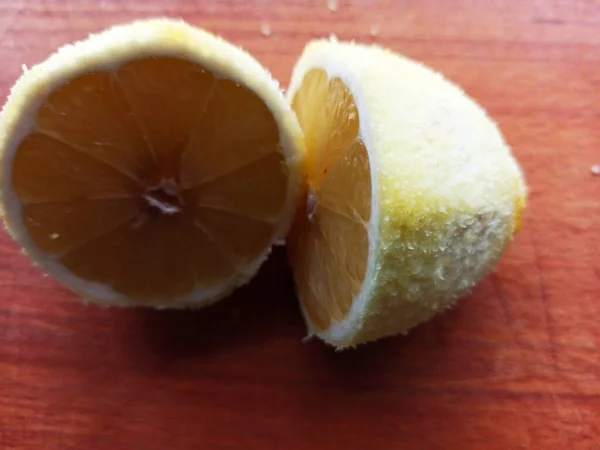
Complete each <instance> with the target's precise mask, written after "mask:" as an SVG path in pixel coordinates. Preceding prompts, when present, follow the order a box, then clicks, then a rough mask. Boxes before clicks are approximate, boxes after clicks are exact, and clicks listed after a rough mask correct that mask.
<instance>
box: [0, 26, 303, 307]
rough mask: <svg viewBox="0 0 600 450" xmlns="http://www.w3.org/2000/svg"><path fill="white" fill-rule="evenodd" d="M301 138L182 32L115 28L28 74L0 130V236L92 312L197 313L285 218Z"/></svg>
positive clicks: (258, 89) (193, 36) (251, 262)
mask: <svg viewBox="0 0 600 450" xmlns="http://www.w3.org/2000/svg"><path fill="white" fill-rule="evenodd" d="M303 145H304V144H303V141H302V137H301V131H300V128H299V126H298V123H297V120H296V118H295V115H294V114H293V112H292V111H291V109H290V107H289V106H288V104H287V102H286V101H285V98H284V97H283V94H281V92H280V90H279V88H278V85H277V83H276V82H275V81H274V80H273V79H272V78H271V77H270V75H269V74H268V73H267V71H266V70H265V69H264V68H263V67H261V65H260V64H259V63H258V62H257V61H256V60H254V59H253V58H252V57H251V56H249V55H248V54H247V53H245V52H244V51H242V50H240V49H239V48H237V47H235V46H233V45H231V44H229V43H227V42H225V41H223V40H222V39H219V38H217V37H215V36H213V35H211V34H209V33H207V32H204V31H202V30H199V29H197V28H194V27H191V26H189V25H186V24H185V23H183V22H179V21H173V20H166V19H155V20H149V21H140V22H135V23H133V24H129V25H124V26H118V27H115V28H112V29H109V30H107V31H105V32H102V33H100V34H97V35H93V36H91V37H90V38H89V39H87V40H85V41H82V42H78V43H76V44H74V45H69V46H66V47H63V48H61V49H60V50H59V51H58V52H57V53H56V54H54V55H53V56H51V57H50V58H49V59H48V60H46V61H45V62H43V63H41V64H39V65H37V66H35V67H33V68H32V69H31V70H29V71H26V72H25V73H24V74H23V76H22V77H21V79H20V80H19V81H18V82H17V83H16V85H15V86H14V88H13V89H12V92H11V94H10V97H9V99H8V102H7V104H6V105H5V107H4V109H3V111H2V117H1V120H0V158H1V170H2V178H1V189H0V192H1V197H0V202H1V205H2V208H3V209H4V219H5V222H6V224H7V226H8V229H9V231H10V232H11V233H12V235H13V236H14V238H15V239H16V240H17V241H18V242H19V243H20V244H21V245H22V246H23V248H24V249H25V251H26V252H27V254H29V255H30V256H31V258H33V259H34V260H35V261H36V262H37V263H38V264H39V265H40V266H41V267H43V268H44V269H45V270H46V271H47V272H49V273H50V274H51V275H53V276H54V277H55V278H56V279H58V280H59V281H61V282H62V283H64V284H65V285H67V286H68V287H70V288H71V289H73V290H75V291H77V292H78V293H80V294H81V295H82V296H83V297H85V298H87V299H89V300H95V301H98V302H101V303H104V304H120V305H153V306H159V307H176V306H202V305H205V304H207V303H210V302H213V301H215V300H217V299H218V298H220V297H222V296H224V295H226V294H227V293H229V292H230V291H231V290H232V289H233V288H235V287H236V286H238V285H240V284H242V283H244V282H246V281H247V280H249V279H250V277H251V276H252V275H253V274H254V273H255V272H256V271H257V269H258V267H259V265H260V264H261V262H262V261H263V260H264V259H265V257H266V255H267V253H268V252H269V249H270V246H271V244H272V243H273V242H274V240H276V239H279V238H281V237H283V236H284V235H285V234H286V232H287V229H288V226H289V223H290V221H291V216H292V211H293V205H294V203H295V200H296V197H297V193H298V188H299V183H300V181H301V176H300V175H299V167H300V166H299V163H298V154H299V153H300V152H301V149H302V146H303Z"/></svg>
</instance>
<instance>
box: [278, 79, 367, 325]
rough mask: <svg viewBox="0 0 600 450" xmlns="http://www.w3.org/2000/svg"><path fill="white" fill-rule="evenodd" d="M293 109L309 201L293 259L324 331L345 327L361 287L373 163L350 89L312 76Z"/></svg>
mask: <svg viewBox="0 0 600 450" xmlns="http://www.w3.org/2000/svg"><path fill="white" fill-rule="evenodd" d="M292 107H293V109H294V110H295V112H296V114H297V115H298V120H299V122H300V126H301V128H302V130H303V131H304V134H305V138H306V150H307V157H306V162H307V174H308V185H309V187H308V189H309V194H308V201H307V205H306V210H300V212H299V214H298V215H297V217H296V220H295V223H294V225H293V228H292V235H291V236H290V244H289V245H290V259H291V262H292V264H293V265H294V268H295V270H294V276H295V278H296V285H297V287H298V290H299V295H300V297H301V299H302V302H303V305H304V309H305V311H306V313H307V314H308V315H309V316H310V319H311V320H312V322H314V324H315V325H316V326H317V327H318V328H320V329H322V330H324V329H327V328H328V327H329V325H330V324H331V321H340V320H342V319H343V318H344V317H345V316H346V315H347V313H348V311H349V310H350V307H351V305H352V300H353V298H354V296H355V295H356V294H357V293H358V291H359V290H360V287H361V285H362V282H363V279H364V276H365V272H366V267H367V259H368V252H369V234H368V224H369V220H370V216H371V175H370V168H369V157H368V154H367V150H366V148H365V144H364V143H363V142H362V140H361V138H360V135H359V123H360V122H359V120H360V118H359V114H358V110H357V107H356V104H355V102H354V98H353V96H352V94H351V93H350V91H349V90H348V87H347V86H346V85H345V84H344V83H343V82H342V81H341V80H340V79H339V78H332V79H328V76H327V74H326V73H325V72H324V71H323V70H321V69H313V70H311V71H310V72H308V73H307V74H306V75H305V77H304V79H303V82H302V86H301V88H300V90H299V91H298V92H297V93H296V95H295V97H294V99H293V102H292Z"/></svg>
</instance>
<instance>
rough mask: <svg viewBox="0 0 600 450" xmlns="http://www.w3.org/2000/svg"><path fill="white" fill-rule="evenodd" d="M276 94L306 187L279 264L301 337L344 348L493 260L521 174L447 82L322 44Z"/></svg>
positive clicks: (411, 319) (471, 105) (465, 284)
mask: <svg viewBox="0 0 600 450" xmlns="http://www.w3.org/2000/svg"><path fill="white" fill-rule="evenodd" d="M288 99H289V101H290V103H291V105H292V108H293V109H294V111H295V112H296V114H297V116H298V120H299V122H300V126H301V128H302V130H303V132H304V135H305V141H306V154H305V158H304V160H305V165H306V173H307V186H308V187H307V193H306V200H305V202H304V204H301V205H300V207H299V208H298V210H297V213H296V216H295V219H294V223H293V225H292V230H291V232H290V236H289V237H288V248H289V259H290V262H291V264H292V267H293V271H294V278H295V282H296V287H297V292H298V295H299V298H300V301H301V305H302V310H303V313H304V316H305V319H306V322H307V325H308V328H309V333H310V334H311V335H316V336H319V337H320V338H322V339H323V340H324V341H326V342H327V343H329V344H331V345H334V346H336V347H338V348H345V347H352V346H356V345H358V344H361V343H364V342H368V341H373V340H376V339H379V338H382V337H385V336H389V335H393V334H397V333H406V332H407V331H408V330H409V329H410V328H412V327H414V326H415V325H417V324H419V323H421V322H423V321H425V320H427V319H429V318H431V317H432V316H433V315H435V314H436V313H437V312H439V311H442V310H443V309H445V308H446V307H448V306H450V305H452V304H453V303H454V302H455V300H456V299H457V298H458V297H460V296H461V295H463V294H464V293H466V292H468V291H469V290H470V289H471V288H472V287H473V286H474V285H475V284H476V283H477V282H478V281H479V280H481V279H482V278H483V277H484V276H485V275H486V274H487V273H488V272H489V271H490V270H491V269H492V268H493V267H494V265H495V263H496V261H497V260H498V258H499V257H500V255H501V254H502V252H503V250H504V249H505V247H506V246H507V244H508V243H509V242H510V241H511V239H512V237H513V235H514V234H515V232H516V231H517V230H518V228H519V226H520V221H521V214H522V210H523V208H524V205H525V198H526V188H525V182H524V179H523V176H522V173H521V170H520V168H519V166H518V164H517V162H516V161H515V159H514V158H513V156H512V154H511V152H510V149H509V148H508V147H507V145H506V144H505V142H504V140H503V138H502V136H501V134H500V132H499V130H498V128H497V127H496V125H495V124H494V123H493V122H492V121H491V120H490V118H489V117H488V116H487V115H486V113H485V112H484V111H483V110H482V109H481V108H480V107H479V106H478V105H477V104H476V103H475V102H474V101H472V100H471V99H470V98H468V97H467V96H466V95H465V94H464V93H463V92H462V91H461V90H460V89H459V88H458V87H457V86H456V85H454V84H452V83H451V82H449V81H448V80H446V79H444V78H443V77H442V76H441V75H439V74H438V73H436V72H434V71H432V70H431V69H429V68H427V67H425V66H423V65H421V64H419V63H417V62H414V61H411V60H409V59H406V58H404V57H402V56H400V55H397V54H394V53H392V52H389V51H386V50H384V49H381V48H379V47H375V46H365V45H358V44H350V43H340V42H336V41H328V40H320V41H314V42H312V43H310V44H309V45H308V46H307V47H306V49H305V51H304V53H303V55H302V57H301V58H300V60H299V61H298V63H297V65H296V67H295V69H294V71H293V74H292V80H291V83H290V89H289V91H288Z"/></svg>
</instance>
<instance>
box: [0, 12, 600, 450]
mask: <svg viewBox="0 0 600 450" xmlns="http://www.w3.org/2000/svg"><path fill="white" fill-rule="evenodd" d="M338 6H339V7H338V10H337V11H335V12H332V11H330V10H329V9H328V8H327V5H326V2H325V0H314V1H311V0H294V1H290V2H284V1H276V0H273V1H269V0H252V1H242V0H227V1H225V0H220V1H216V0H215V1H191V0H189V1H186V0H172V1H167V0H164V1H159V0H151V1H150V0H148V1H146V2H142V1H139V2H138V1H134V0H127V1H125V0H121V1H118V0H114V1H112V0H98V1H91V0H69V1H66V0H45V1H42V0H23V1H18V0H15V1H12V0H1V1H0V46H1V47H0V57H1V61H2V70H1V71H0V97H2V98H4V96H5V95H6V94H7V93H8V91H9V88H10V85H11V84H12V83H13V82H14V81H15V79H16V78H17V77H18V75H19V73H20V72H21V65H22V64H23V63H24V64H28V65H31V64H33V63H35V62H37V61H40V60H41V59H43V58H45V57H46V56H47V55H48V54H49V53H50V52H52V51H53V50H54V49H55V48H56V47H57V46H58V45H60V44H63V43H65V42H68V41H71V40H74V39H79V38H82V37H84V36H85V35H86V34H88V33H89V32H91V31H97V30H100V29H102V28H104V27H105V26H108V25H110V24H114V23H117V22H122V21H128V20H130V19H134V18H140V17H148V16H154V15H169V16H180V17H183V18H185V19H187V20H188V21H190V22H192V23H194V24H199V25H203V26H205V27H207V28H208V29H211V30H213V31H215V32H217V33H220V34H222V35H224V36H225V37H227V38H229V39H231V40H233V41H234V42H236V43H238V44H241V45H242V46H244V47H246V48H247V49H248V50H250V51H251V52H252V53H254V54H255V55H256V56H257V57H258V58H259V59H260V60H261V61H262V62H263V63H264V64H265V65H266V66H267V67H269V68H270V69H271V70H272V71H273V73H274V75H275V76H276V77H277V78H279V79H280V80H282V82H283V84H284V85H285V84H286V82H287V80H288V77H289V75H290V72H291V69H292V66H293V64H294V61H295V59H296V58H297V57H298V55H299V54H300V51H301V50H302V47H303V45H304V43H305V42H306V41H307V40H308V39H310V38H314V37H318V36H328V35H329V34H331V33H335V34H336V35H337V36H338V37H339V38H340V39H356V40H359V41H366V42H378V43H381V44H383V45H385V46H389V47H391V48H393V49H395V50H397V51H400V52H403V53H405V54H406V55H409V56H411V57H414V58H417V59H419V60H422V61H424V62H426V63H427V64H429V65H431V66H433V67H434V68H436V69H438V70H441V71H443V72H444V73H445V74H446V75H447V76H448V77H449V78H451V79H453V80H455V81H457V82H458V83H460V84H461V85H462V86H463V87H464V88H465V90H466V91H467V92H468V93H469V94H471V95H472V96H473V97H475V98H476V99H477V100H478V101H479V102H481V103H482V104H483V105H484V106H485V107H486V108H487V109H488V110H489V111H490V113H491V115H492V116H493V117H495V118H496V119H497V121H498V122H499V124H500V126H501V128H502V130H503V131H504V133H505V135H506V138H507V140H508V142H509V143H510V144H511V145H512V147H513V148H514V151H515V153H516V155H517V156H518V158H519V160H520V161H521V163H522V165H523V167H524V169H525V172H526V174H527V179H528V183H529V185H530V205H529V208H528V211H527V214H526V217H525V226H524V229H523V231H522V232H521V234H520V235H519V236H518V238H517V239H516V241H515V242H514V245H513V246H512V247H511V249H510V250H509V251H508V253H507V254H506V255H505V257H504V258H503V259H502V261H501V263H500V265H499V267H498V270H497V271H496V272H495V273H494V274H492V275H491V276H489V277H487V279H486V280H485V281H484V282H483V283H482V284H481V285H480V286H479V287H477V288H476V289H475V291H474V292H473V294H472V295H470V296H469V297H467V298H465V299H464V300H463V301H462V302H460V304H459V305H458V306H457V307H456V308H454V309H453V310H451V311H449V312H447V313H446V314H444V315H442V316H440V317H437V318H436V319H434V320H433V321H431V322H430V323H428V324H425V325H423V326H421V327H419V328H418V329H416V330H414V331H413V332H412V333H410V334H409V336H407V337H404V338H393V339H387V340H384V341H381V342H379V343H377V344H374V345H368V346H365V347H363V348H360V349H358V350H356V351H349V352H346V353H335V352H333V351H332V350H331V349H330V348H328V347H326V346H324V345H323V344H321V343H319V342H315V341H313V342H309V343H303V342H302V338H303V336H304V332H305V328H304V325H303V323H302V320H301V318H300V315H299V312H298V308H297V305H296V302H295V300H294V296H293V291H292V286H291V280H290V275H289V273H288V271H287V270H286V268H285V267H284V257H283V252H282V251H276V252H275V254H274V255H273V257H272V258H271V260H270V261H269V263H268V264H267V265H266V267H264V270H263V271H262V273H261V275H260V276H259V277H258V279H257V280H256V281H255V282H253V283H252V284H251V285H250V286H248V287H247V288H244V289H242V290H241V291H240V292H238V293H237V294H236V295H234V297H233V298H231V299H228V300H226V301H224V302H222V303H221V304H219V305H218V306H216V307H213V308H210V309H208V310H205V311H201V312H154V311H144V310H137V311H136V310H119V309H102V308H99V307H94V306H85V305H83V304H81V303H79V302H78V301H77V298H76V297H75V295H73V294H71V293H69V292H67V291H66V290H65V289H63V288H61V287H59V286H58V285H57V284H56V283H55V282H54V281H52V280H51V279H49V278H45V277H44V276H43V275H42V273H41V272H40V270H38V269H36V268H34V267H32V265H31V264H30V262H29V261H28V260H27V259H26V258H25V257H24V256H23V255H22V254H20V252H19V250H18V248H17V246H16V245H15V244H14V243H13V242H12V241H11V240H10V239H9V238H8V237H7V235H6V234H5V233H3V234H2V236H1V237H0V270H1V275H0V448H1V449H3V450H6V449H27V450H33V449H50V450H54V449H61V450H65V449H77V450H85V449H100V450H104V449H141V450H146V449H191V448H198V449H249V448H257V449H283V450H296V449H344V450H351V449H503V450H504V449H517V448H518V449H521V448H522V449H526V448H530V449H577V450H579V449H600V352H599V351H600V256H599V255H600V177H597V176H594V175H593V174H592V173H591V170H590V169H591V166H592V165H593V164H600V1H591V0H444V1H442V0H398V1H391V0H389V1H368V0H355V1H349V0H348V1H346V0H339V5H338ZM261 23H264V24H269V25H270V27H271V30H272V34H271V35H270V36H264V35H263V34H261ZM263 28H265V27H264V26H263ZM377 28H378V30H377ZM377 31H379V33H377ZM371 34H375V35H376V36H372V35H371Z"/></svg>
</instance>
